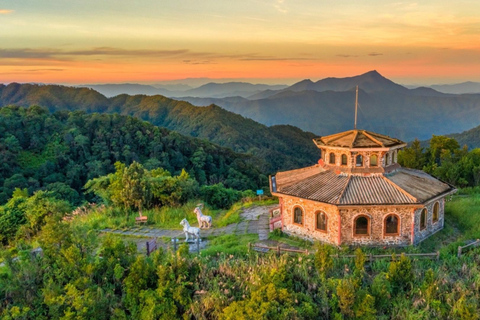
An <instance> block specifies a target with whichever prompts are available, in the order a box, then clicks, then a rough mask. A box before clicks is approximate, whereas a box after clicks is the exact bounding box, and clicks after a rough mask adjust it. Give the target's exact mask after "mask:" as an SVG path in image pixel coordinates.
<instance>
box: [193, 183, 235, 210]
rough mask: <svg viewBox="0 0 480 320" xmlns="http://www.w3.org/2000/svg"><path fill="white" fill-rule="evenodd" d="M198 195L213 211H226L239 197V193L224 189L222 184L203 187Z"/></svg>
mask: <svg viewBox="0 0 480 320" xmlns="http://www.w3.org/2000/svg"><path fill="white" fill-rule="evenodd" d="M200 194H201V196H202V198H203V200H204V201H205V202H206V203H207V204H209V205H210V206H212V207H213V208H214V209H228V208H230V207H231V206H232V204H234V203H235V202H237V201H238V200H240V197H241V192H239V191H236V190H233V189H230V188H225V187H224V186H223V184H222V183H218V184H214V185H211V186H203V187H202V188H201V189H200Z"/></svg>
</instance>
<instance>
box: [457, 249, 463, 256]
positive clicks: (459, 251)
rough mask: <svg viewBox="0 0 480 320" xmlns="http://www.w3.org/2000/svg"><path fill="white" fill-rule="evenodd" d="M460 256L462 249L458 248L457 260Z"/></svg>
mask: <svg viewBox="0 0 480 320" xmlns="http://www.w3.org/2000/svg"><path fill="white" fill-rule="evenodd" d="M461 256H462V247H461V246H458V251H457V258H460V257H461Z"/></svg>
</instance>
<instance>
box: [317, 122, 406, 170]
mask: <svg viewBox="0 0 480 320" xmlns="http://www.w3.org/2000/svg"><path fill="white" fill-rule="evenodd" d="M313 142H315V144H316V145H317V147H318V148H319V149H320V150H321V158H320V161H319V163H320V164H321V165H323V166H325V167H327V168H332V169H335V170H336V171H340V172H344V173H352V174H355V173H356V174H371V173H379V174H380V173H384V172H389V171H392V170H394V169H396V168H398V167H399V165H398V164H397V151H398V150H399V149H401V148H403V147H405V146H406V145H407V144H406V143H405V142H403V141H400V140H398V139H395V138H391V137H389V136H385V135H382V134H378V133H374V132H370V131H366V130H350V131H345V132H340V133H336V134H332V135H330V136H325V137H319V138H315V139H313Z"/></svg>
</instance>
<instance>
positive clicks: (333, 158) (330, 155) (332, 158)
mask: <svg viewBox="0 0 480 320" xmlns="http://www.w3.org/2000/svg"><path fill="white" fill-rule="evenodd" d="M332 160H333V162H332ZM336 162H337V157H336V156H335V153H334V152H330V154H329V155H328V164H336Z"/></svg>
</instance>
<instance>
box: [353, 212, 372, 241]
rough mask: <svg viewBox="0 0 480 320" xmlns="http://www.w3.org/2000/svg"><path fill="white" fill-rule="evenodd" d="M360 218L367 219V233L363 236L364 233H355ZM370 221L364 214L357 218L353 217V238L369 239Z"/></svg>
mask: <svg viewBox="0 0 480 320" xmlns="http://www.w3.org/2000/svg"><path fill="white" fill-rule="evenodd" d="M360 218H365V219H367V233H366V234H364V233H357V221H358V219H360ZM371 225H372V224H371V219H370V217H369V216H367V215H364V214H360V215H358V216H356V217H355V219H354V220H353V236H354V237H370V234H371V231H370V228H371Z"/></svg>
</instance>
